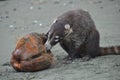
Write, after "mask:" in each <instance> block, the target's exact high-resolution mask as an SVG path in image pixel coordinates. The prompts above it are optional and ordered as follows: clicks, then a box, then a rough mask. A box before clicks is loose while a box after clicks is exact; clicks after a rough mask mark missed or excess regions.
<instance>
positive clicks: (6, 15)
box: [0, 0, 120, 80]
mask: <svg viewBox="0 0 120 80" xmlns="http://www.w3.org/2000/svg"><path fill="white" fill-rule="evenodd" d="M77 8H82V9H85V10H87V11H89V12H90V14H91V16H92V18H93V20H94V21H95V24H96V27H97V29H98V30H99V32H100V35H101V39H100V46H112V45H120V0H6V1H0V80H120V56H119V55H117V56H116V55H109V56H102V57H98V58H95V59H92V60H90V61H86V62H80V60H75V61H73V62H72V63H70V64H63V63H62V61H63V58H64V57H65V56H66V55H67V53H66V52H65V51H64V50H63V49H61V48H60V46H59V45H57V46H55V47H53V49H52V52H53V53H54V55H55V57H56V59H57V64H56V65H55V66H54V67H52V68H50V69H47V70H44V71H39V72H34V73H31V72H28V73H24V72H16V71H14V69H13V68H12V67H11V66H10V64H9V61H10V57H11V53H12V51H13V49H14V48H15V46H16V41H17V40H18V39H19V38H20V37H22V36H23V35H25V34H28V33H30V32H39V33H43V32H44V33H45V32H47V31H48V29H49V28H50V25H51V23H52V21H53V20H54V18H56V17H57V16H58V15H60V14H62V13H64V12H65V11H68V10H71V9H77Z"/></svg>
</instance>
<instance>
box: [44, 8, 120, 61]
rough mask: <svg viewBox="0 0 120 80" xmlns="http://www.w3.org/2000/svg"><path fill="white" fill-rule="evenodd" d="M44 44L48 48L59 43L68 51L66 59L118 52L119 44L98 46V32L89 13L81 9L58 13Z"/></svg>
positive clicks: (119, 51)
mask: <svg viewBox="0 0 120 80" xmlns="http://www.w3.org/2000/svg"><path fill="white" fill-rule="evenodd" d="M46 36H47V41H46V43H45V46H46V48H47V50H50V49H51V48H52V46H54V45H55V44H57V43H60V45H61V47H62V48H63V49H64V50H65V51H66V52H67V53H68V57H67V59H68V60H69V59H70V60H71V59H72V60H73V59H75V58H82V57H86V56H87V57H88V58H94V57H97V56H101V55H108V54H120V46H114V47H105V48H103V47H100V46H99V40H100V36H99V32H98V30H97V29H96V26H95V23H94V21H93V20H92V18H91V16H90V14H89V13H88V12H87V11H84V10H82V9H77V10H70V11H68V12H65V13H64V14H62V15H60V16H59V17H58V18H57V19H56V20H55V21H54V23H53V24H52V26H51V28H50V30H49V31H48V32H47V34H46Z"/></svg>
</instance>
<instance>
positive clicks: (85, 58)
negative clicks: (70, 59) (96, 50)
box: [80, 56, 91, 62]
mask: <svg viewBox="0 0 120 80" xmlns="http://www.w3.org/2000/svg"><path fill="white" fill-rule="evenodd" d="M90 59H91V57H90V56H84V57H82V58H81V59H80V62H85V61H89V60H90Z"/></svg>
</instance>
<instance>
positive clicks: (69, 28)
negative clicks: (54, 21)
mask: <svg viewBox="0 0 120 80" xmlns="http://www.w3.org/2000/svg"><path fill="white" fill-rule="evenodd" d="M64 27H65V34H68V35H69V34H70V33H72V32H73V30H72V28H71V27H70V25H69V24H65V26H64Z"/></svg>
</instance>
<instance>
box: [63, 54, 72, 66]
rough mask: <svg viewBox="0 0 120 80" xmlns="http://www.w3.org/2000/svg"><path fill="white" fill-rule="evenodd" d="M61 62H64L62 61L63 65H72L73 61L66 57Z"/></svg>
mask: <svg viewBox="0 0 120 80" xmlns="http://www.w3.org/2000/svg"><path fill="white" fill-rule="evenodd" d="M63 60H64V61H63V63H64V64H70V63H72V61H73V60H74V58H72V57H70V56H66V57H65V58H64V59H63Z"/></svg>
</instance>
